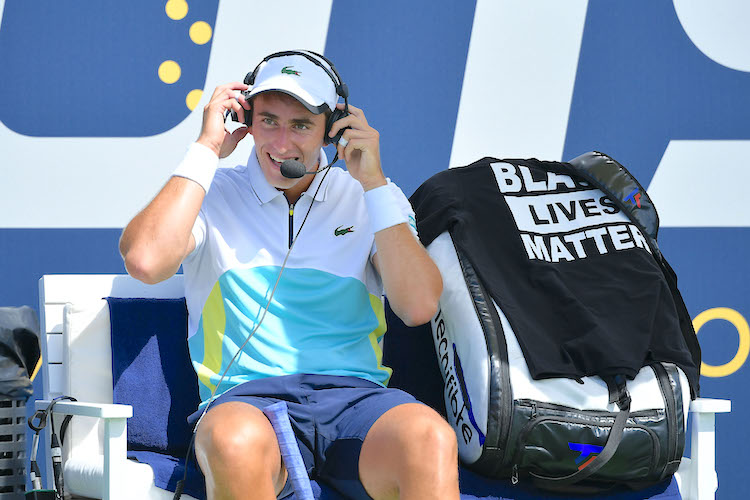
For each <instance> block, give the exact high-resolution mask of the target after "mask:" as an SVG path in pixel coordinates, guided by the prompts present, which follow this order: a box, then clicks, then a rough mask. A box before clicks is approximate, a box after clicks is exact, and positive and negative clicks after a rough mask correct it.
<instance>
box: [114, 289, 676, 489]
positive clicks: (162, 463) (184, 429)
mask: <svg viewBox="0 0 750 500" xmlns="http://www.w3.org/2000/svg"><path fill="white" fill-rule="evenodd" d="M107 302H108V303H109V309H110V318H111V322H112V375H113V382H114V402H115V403H124V404H130V405H132V406H133V418H131V419H129V420H128V458H131V459H134V460H137V461H139V462H144V463H148V464H149V465H150V466H151V467H152V469H153V470H154V481H155V483H156V486H158V487H159V488H162V489H166V490H169V491H174V490H175V487H176V485H177V481H178V480H179V479H181V478H182V476H183V473H184V470H185V453H186V450H187V446H188V444H189V442H190V437H191V432H192V429H190V427H189V426H188V425H187V421H186V419H187V416H188V415H190V414H191V413H192V412H193V411H195V408H197V406H198V403H199V397H198V383H197V380H196V375H195V372H194V371H193V368H192V366H191V364H190V356H189V353H188V349H187V340H186V331H187V312H186V309H185V300H184V299H119V298H108V299H107ZM387 316H388V324H389V332H388V341H387V342H386V344H385V345H386V349H385V353H384V359H387V360H390V366H392V367H393V368H394V376H393V378H392V382H391V385H395V386H398V387H399V388H402V389H405V390H409V391H410V392H412V393H414V395H415V396H416V397H417V398H422V399H423V400H425V402H427V403H432V405H433V406H434V407H435V406H438V407H439V406H440V405H441V404H442V397H439V398H438V397H436V396H435V394H434V389H435V388H437V389H438V390H440V391H442V384H440V383H439V382H438V383H437V384H435V383H434V380H432V383H431V382H430V378H431V377H426V376H425V375H426V373H427V372H430V373H432V374H433V376H434V375H435V374H436V375H437V377H441V375H440V373H439V372H438V371H437V362H436V361H435V356H434V355H433V354H432V349H433V348H432V340H431V334H430V332H429V326H428V327H426V328H427V329H426V330H425V329H424V327H422V329H421V330H420V329H408V330H407V327H406V326H404V325H403V323H401V322H400V320H398V318H397V317H396V316H395V315H393V314H392V313H390V311H389V310H387ZM396 353H398V354H399V356H396V355H395V354H396ZM430 363H432V364H434V365H435V366H432V365H431V364H430ZM386 364H389V363H386ZM408 367H419V372H418V374H421V376H414V377H413V376H412V375H415V374H414V373H413V372H412V373H409V371H408ZM402 369H403V373H401V371H402ZM433 369H434V370H433ZM425 379H427V381H426V382H425ZM420 380H421V382H420ZM438 380H439V379H438ZM420 384H421V385H420ZM436 409H438V410H440V408H436ZM443 411H444V408H443ZM187 477H188V480H187V482H186V483H185V488H184V492H185V493H186V494H188V495H190V496H192V497H195V498H198V499H205V498H206V493H205V486H204V480H203V476H202V474H201V472H200V470H199V468H198V466H197V463H196V461H195V457H194V456H192V457H191V459H190V462H189V464H188V476H187ZM460 484H461V498H462V499H463V500H478V499H485V500H505V499H507V500H511V499H515V500H532V499H545V498H549V499H562V498H564V499H567V500H574V499H584V498H586V499H587V500H590V499H592V498H597V499H606V500H644V499H647V498H650V499H654V500H657V499H658V500H678V499H680V498H681V497H680V493H679V491H678V488H677V484H676V482H675V481H674V480H667V481H665V482H663V483H661V484H659V485H656V486H653V487H651V488H648V489H645V490H641V491H638V492H633V491H616V492H612V493H610V494H608V495H601V494H600V495H596V496H595V497H581V496H560V495H550V494H546V493H542V492H540V491H538V490H536V489H534V488H533V487H532V486H529V485H525V484H520V485H516V486H513V485H511V484H510V481H507V480H493V479H487V478H484V477H481V476H479V475H477V474H474V473H472V472H470V471H468V470H465V469H463V468H462V469H461V470H460ZM311 485H312V490H313V496H314V497H315V499H316V500H346V499H344V498H343V497H342V496H341V495H339V494H338V493H336V492H335V491H333V490H332V489H331V488H329V487H327V486H326V485H323V484H318V483H317V482H315V481H312V483H311ZM291 498H294V497H291Z"/></svg>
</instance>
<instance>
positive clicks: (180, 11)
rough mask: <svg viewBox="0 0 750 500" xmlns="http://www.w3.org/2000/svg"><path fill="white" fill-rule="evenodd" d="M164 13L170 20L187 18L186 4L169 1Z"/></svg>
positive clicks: (175, 0) (184, 2)
mask: <svg viewBox="0 0 750 500" xmlns="http://www.w3.org/2000/svg"><path fill="white" fill-rule="evenodd" d="M164 11H165V12H166V13H167V15H168V16H169V18H170V19H174V20H175V21H179V20H180V19H182V18H183V17H185V16H187V13H188V4H187V2H186V1H185V0H169V1H168V2H167V5H165V6H164Z"/></svg>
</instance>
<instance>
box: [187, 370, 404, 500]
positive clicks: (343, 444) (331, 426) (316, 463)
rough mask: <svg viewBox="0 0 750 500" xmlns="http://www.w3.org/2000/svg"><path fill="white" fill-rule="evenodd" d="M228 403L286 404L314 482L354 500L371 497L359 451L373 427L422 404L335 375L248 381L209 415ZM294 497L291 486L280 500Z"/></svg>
mask: <svg viewBox="0 0 750 500" xmlns="http://www.w3.org/2000/svg"><path fill="white" fill-rule="evenodd" d="M229 401H240V402H243V403H247V404H251V405H253V406H255V407H256V408H258V409H263V408H265V407H266V406H268V405H270V404H273V403H275V402H277V401H286V403H287V407H288V409H289V419H290V421H291V424H292V429H293V430H294V433H295V435H296V436H297V442H298V443H299V448H300V452H301V454H302V458H303V460H304V461H305V466H306V467H307V472H308V475H309V476H310V478H312V479H315V480H319V481H321V482H323V483H326V484H327V485H329V486H331V487H332V488H333V489H335V490H336V491H338V492H339V493H341V494H342V495H344V496H345V497H347V498H352V499H359V498H363V499H367V498H370V497H369V496H368V495H367V493H366V492H365V489H364V487H363V486H362V483H360V481H359V452H360V450H361V448H362V443H363V442H364V440H365V436H367V432H368V431H369V430H370V427H372V424H374V423H375V421H376V420H377V419H378V418H380V416H381V415H383V414H384V413H385V412H387V411H388V410H390V409H391V408H393V407H395V406H398V405H402V404H406V403H417V402H418V401H417V400H416V399H414V397H413V396H411V395H410V394H407V393H406V392H403V391H401V390H398V389H386V388H384V387H382V386H380V385H378V384H376V383H374V382H370V381H368V380H364V379H361V378H357V377H340V376H333V375H287V376H283V377H269V378H263V379H260V380H253V381H251V382H245V383H244V384H240V385H238V386H236V387H233V388H232V389H230V390H228V391H227V392H225V393H224V394H222V395H221V396H219V397H218V398H217V399H216V400H215V401H214V402H213V403H212V404H211V408H209V410H208V411H209V412H210V411H211V409H213V408H215V407H216V406H218V405H220V404H222V403H227V402H229ZM201 413H202V410H200V411H197V412H195V413H193V414H192V415H191V416H190V417H189V418H188V421H189V422H190V423H191V424H193V423H194V422H195V421H196V420H197V419H198V417H200V414H201ZM291 493H292V490H291V483H290V481H287V484H286V486H285V487H284V490H283V491H282V492H281V494H280V495H279V498H284V497H286V496H288V495H290V494H291Z"/></svg>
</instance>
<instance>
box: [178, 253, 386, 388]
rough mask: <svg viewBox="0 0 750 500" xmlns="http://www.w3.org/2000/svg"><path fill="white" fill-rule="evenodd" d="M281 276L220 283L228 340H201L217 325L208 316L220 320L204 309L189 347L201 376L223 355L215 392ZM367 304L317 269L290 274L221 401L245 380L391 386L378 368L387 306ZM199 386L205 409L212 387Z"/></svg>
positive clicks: (355, 286) (358, 285)
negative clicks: (207, 326) (331, 379)
mask: <svg viewBox="0 0 750 500" xmlns="http://www.w3.org/2000/svg"><path fill="white" fill-rule="evenodd" d="M278 274H279V267H276V266H266V267H256V268H252V269H237V270H231V271H227V272H226V273H224V274H223V275H222V276H221V277H220V278H219V288H220V292H221V299H222V303H223V306H224V307H223V311H222V313H223V316H224V317H223V318H222V322H223V321H225V325H226V327H225V331H224V332H223V337H221V338H220V337H218V336H217V337H215V338H212V339H208V341H206V339H205V338H204V331H203V325H204V323H207V322H208V323H216V321H213V322H211V321H209V319H210V318H209V316H208V315H212V314H214V315H216V314H219V313H218V312H217V311H216V308H208V307H204V310H203V314H202V316H201V321H200V325H199V328H198V332H197V333H196V335H194V336H193V337H191V339H190V342H189V345H190V350H191V356H192V358H193V363H194V365H196V368H197V369H198V368H200V365H201V364H204V361H203V360H204V359H206V358H205V356H206V355H210V354H212V353H217V351H218V350H219V349H220V350H221V369H220V370H219V371H218V373H215V374H213V375H211V377H210V382H211V385H214V384H216V383H217V382H218V381H219V378H220V376H221V374H222V373H223V372H224V370H225V369H226V367H227V366H228V364H229V362H230V360H231V358H232V356H234V354H235V353H236V352H237V351H238V349H239V348H240V346H241V345H242V344H243V343H244V342H245V339H246V338H247V336H248V335H249V334H250V332H251V331H252V330H253V328H254V327H255V325H256V324H257V321H258V319H259V318H260V316H261V314H262V311H263V308H264V307H265V304H266V303H267V301H268V297H269V296H270V294H271V290H272V288H273V285H274V283H275V282H276V279H277V277H278ZM370 298H371V297H370V294H369V293H368V291H367V288H366V287H365V285H364V284H363V283H362V282H361V281H359V280H357V279H354V278H342V277H339V276H335V275H333V274H330V273H326V272H322V271H318V270H315V269H289V268H287V269H285V270H284V273H283V276H282V278H281V280H280V281H279V285H278V288H277V289H276V292H275V294H274V296H273V301H272V302H271V306H270V307H269V309H268V312H267V313H266V315H265V318H264V319H263V322H262V324H261V327H260V328H259V329H258V330H257V332H256V333H255V334H253V337H252V338H251V339H250V341H249V342H248V343H247V345H245V346H244V347H243V348H242V353H241V354H240V355H239V356H238V357H237V359H236V360H235V361H234V363H233V364H232V366H231V368H230V369H229V371H228V373H227V375H226V377H225V378H224V380H223V381H222V383H221V387H219V389H218V390H217V391H216V394H221V393H222V392H224V391H226V390H228V389H229V388H231V387H234V386H235V385H237V384H240V383H242V382H245V381H248V380H255V379H259V378H263V377H268V376H276V375H289V374H294V373H316V374H328V375H348V376H355V377H360V378H364V379H367V380H371V381H373V382H375V383H378V384H381V385H385V384H387V382H388V379H389V378H390V373H391V370H390V369H388V368H386V367H383V366H381V365H380V363H379V360H380V358H381V353H380V352H379V347H378V346H377V342H376V341H377V340H378V339H379V338H381V337H382V335H383V333H384V332H385V324H384V321H382V318H383V311H382V303H381V301H380V300H372V301H371V300H370ZM373 307H375V308H377V309H379V310H374V309H373ZM219 339H220V340H219ZM220 342H221V343H222V344H221V345H220ZM200 385H201V399H202V400H203V401H206V400H207V399H208V397H209V396H210V393H211V390H212V388H213V387H208V386H206V385H205V384H204V383H201V384H200Z"/></svg>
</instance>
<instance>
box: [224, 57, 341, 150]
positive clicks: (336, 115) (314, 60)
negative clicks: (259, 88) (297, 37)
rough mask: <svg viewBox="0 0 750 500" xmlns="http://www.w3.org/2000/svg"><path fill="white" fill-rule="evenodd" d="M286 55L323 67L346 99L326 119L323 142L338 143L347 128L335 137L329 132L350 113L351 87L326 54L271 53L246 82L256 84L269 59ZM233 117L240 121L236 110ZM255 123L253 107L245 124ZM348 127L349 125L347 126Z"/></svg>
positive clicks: (247, 114)
mask: <svg viewBox="0 0 750 500" xmlns="http://www.w3.org/2000/svg"><path fill="white" fill-rule="evenodd" d="M284 56H302V57H304V58H306V59H308V60H309V61H310V62H312V63H313V64H315V65H316V66H319V67H320V68H322V69H323V71H325V72H326V74H327V75H328V76H329V77H330V78H331V81H332V82H333V84H334V86H335V87H336V94H337V95H338V96H339V97H341V98H343V99H344V109H339V108H337V107H335V108H333V109H332V110H331V115H330V116H329V117H328V120H327V121H326V128H325V133H324V135H323V142H324V143H325V144H326V145H328V144H337V143H338V142H339V139H341V135H342V134H343V133H344V130H345V129H341V130H339V132H338V133H337V134H336V135H335V136H334V137H329V136H328V133H329V132H330V131H331V127H332V126H333V124H334V123H335V122H336V120H340V119H341V118H344V117H345V116H348V115H349V88H348V87H347V86H346V84H345V83H344V82H343V81H341V76H339V73H338V71H336V67H335V66H334V65H333V63H332V62H331V61H330V60H329V59H327V58H326V57H325V56H323V55H321V54H318V53H317V52H313V51H304V52H302V51H298V50H287V51H283V52H274V53H273V54H271V55H268V56H266V57H264V58H263V60H262V61H261V62H260V63H259V64H258V65H257V66H256V67H255V69H254V70H253V71H251V72H250V73H248V74H247V75H246V76H245V80H244V83H245V85H250V86H252V85H254V84H255V77H256V76H257V74H258V71H259V70H260V67H261V66H262V65H263V63H265V62H266V61H268V60H269V59H273V58H274V57H284ZM321 59H322V60H323V61H324V62H325V63H327V64H328V66H330V68H331V69H330V70H329V69H328V68H327V67H326V66H325V64H323V62H321ZM249 93H250V90H246V91H243V92H242V94H243V95H245V97H247V94H249ZM232 119H233V120H235V121H239V120H238V118H237V114H236V113H235V112H232ZM252 124H253V113H252V109H251V110H250V112H247V111H246V112H245V125H247V126H248V127H249V126H251V125H252ZM346 128H348V127H346Z"/></svg>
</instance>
